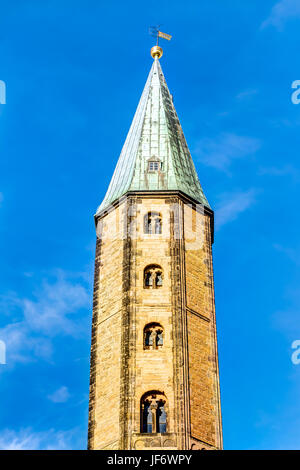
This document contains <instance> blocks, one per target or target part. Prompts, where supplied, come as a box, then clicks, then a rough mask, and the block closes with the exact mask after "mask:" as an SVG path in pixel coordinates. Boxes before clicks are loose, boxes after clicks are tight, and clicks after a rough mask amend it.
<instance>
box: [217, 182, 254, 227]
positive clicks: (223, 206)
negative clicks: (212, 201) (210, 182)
mask: <svg viewBox="0 0 300 470" xmlns="http://www.w3.org/2000/svg"><path fill="white" fill-rule="evenodd" d="M256 195H257V190H256V189H249V190H248V191H239V192H234V193H225V194H222V196H221V201H220V202H219V204H218V205H217V209H216V212H215V216H216V230H218V229H220V228H221V227H222V226H223V225H225V224H227V223H228V222H232V221H233V220H235V219H237V217H238V216H239V214H241V213H242V212H244V211H245V210H246V209H248V208H249V207H251V206H252V205H253V204H254V203H255V202H256Z"/></svg>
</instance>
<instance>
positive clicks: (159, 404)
mask: <svg viewBox="0 0 300 470" xmlns="http://www.w3.org/2000/svg"><path fill="white" fill-rule="evenodd" d="M141 432H142V433H148V434H151V433H166V432H167V410H166V397H165V396H164V394H163V393H161V392H155V391H152V392H147V393H146V394H145V395H143V397H142V398H141Z"/></svg>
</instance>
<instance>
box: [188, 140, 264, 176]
mask: <svg viewBox="0 0 300 470" xmlns="http://www.w3.org/2000/svg"><path fill="white" fill-rule="evenodd" d="M260 145H261V144H260V141H259V140H258V139H255V138H253V137H245V136H240V135H236V134H232V133H221V134H220V135H219V136H217V137H216V138H214V139H211V138H204V139H202V140H200V141H199V142H198V143H197V146H196V149H195V151H194V153H195V154H196V155H197V156H198V157H199V159H200V161H201V162H202V163H204V164H205V165H208V166H212V167H214V168H217V169H218V170H222V171H225V172H226V171H228V168H229V167H230V165H231V163H232V162H233V160H237V159H241V158H244V157H246V156H247V155H251V154H254V153H255V152H256V151H257V150H258V149H259V148H260Z"/></svg>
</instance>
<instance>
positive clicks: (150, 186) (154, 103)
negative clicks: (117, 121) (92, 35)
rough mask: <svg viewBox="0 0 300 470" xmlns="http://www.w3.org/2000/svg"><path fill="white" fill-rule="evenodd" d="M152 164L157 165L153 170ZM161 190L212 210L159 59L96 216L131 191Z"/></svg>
mask: <svg viewBox="0 0 300 470" xmlns="http://www.w3.org/2000/svg"><path fill="white" fill-rule="evenodd" d="M149 162H157V163H156V165H154V168H155V170H154V171H153V168H151V167H150V165H149ZM161 190H178V191H182V192H183V193H185V194H186V195H188V196H191V197H192V198H193V199H195V200H196V201H198V202H199V203H202V204H203V205H205V206H206V207H210V206H209V204H208V202H207V199H206V197H205V195H204V193H203V190H202V188H201V185H200V182H199V179H198V176H197V173H196V170H195V167H194V163H193V160H192V157H191V154H190V152H189V149H188V146H187V143H186V140H185V137H184V135H183V131H182V128H181V125H180V122H179V119H178V116H177V113H176V111H175V108H174V105H173V100H172V97H171V95H170V92H169V90H168V87H167V84H166V81H165V77H164V75H163V72H162V69H161V66H160V63H159V60H158V59H157V58H155V59H154V62H153V65H152V67H151V70H150V73H149V76H148V79H147V82H146V85H145V88H144V91H143V93H142V96H141V99H140V102H139V105H138V107H137V110H136V113H135V115H134V118H133V121H132V124H131V127H130V129H129V132H128V135H127V138H126V140H125V144H124V146H123V149H122V152H121V155H120V157H119V160H118V163H117V166H116V169H115V171H114V174H113V177H112V179H111V182H110V185H109V188H108V190H107V193H106V195H105V198H104V200H103V202H102V204H101V205H100V206H99V208H98V210H97V213H96V215H97V214H99V213H100V212H102V211H103V210H104V209H106V208H107V207H108V206H109V205H110V204H111V203H113V202H115V201H116V200H117V199H119V198H120V197H121V196H123V195H124V194H126V193H127V192H128V191H161Z"/></svg>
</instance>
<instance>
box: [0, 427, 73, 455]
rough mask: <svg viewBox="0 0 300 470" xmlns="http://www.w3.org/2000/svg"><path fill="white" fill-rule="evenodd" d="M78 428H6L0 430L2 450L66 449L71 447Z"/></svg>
mask: <svg viewBox="0 0 300 470" xmlns="http://www.w3.org/2000/svg"><path fill="white" fill-rule="evenodd" d="M76 432H77V429H73V430H70V431H55V430H54V429H50V430H48V431H43V432H34V431H33V430H32V429H31V428H25V429H21V430H20V431H18V432H16V431H14V430H11V429H4V430H1V432H0V450H64V449H71V448H72V445H71V441H72V438H73V437H74V435H75V433H76Z"/></svg>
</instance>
